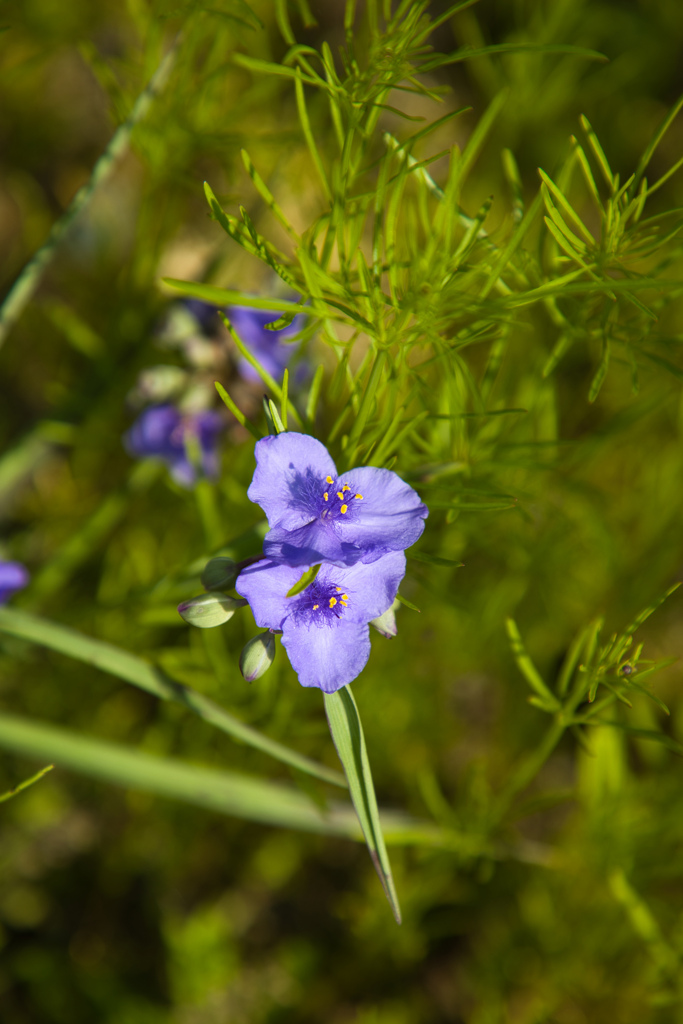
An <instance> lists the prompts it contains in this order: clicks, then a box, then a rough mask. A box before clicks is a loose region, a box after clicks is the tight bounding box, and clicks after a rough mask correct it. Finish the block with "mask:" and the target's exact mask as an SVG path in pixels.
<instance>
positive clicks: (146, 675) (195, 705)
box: [0, 608, 345, 786]
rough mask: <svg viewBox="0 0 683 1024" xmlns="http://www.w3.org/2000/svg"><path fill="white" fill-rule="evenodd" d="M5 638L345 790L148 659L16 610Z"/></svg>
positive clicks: (2, 629) (2, 612) (1, 623)
mask: <svg viewBox="0 0 683 1024" xmlns="http://www.w3.org/2000/svg"><path fill="white" fill-rule="evenodd" d="M0 633H7V634H9V635H10V636H15V637H19V638H20V639H22V640H28V641H29V642H30V643H34V644H40V645H41V646H42V647H49V648H50V649H51V650H53V651H59V652H60V654H66V655H67V656H68V657H70V658H76V659H77V660H78V661H83V662H86V664H88V665H94V666H95V668H99V669H101V670H102V671H103V672H109V673H110V674H111V675H113V676H117V677H118V678H119V679H124V680H125V681H126V682H127V683H132V685H133V686H137V687H139V688H140V689H141V690H146V691H147V693H151V694H154V696H155V697H159V698H160V699H161V700H172V701H176V702H177V703H179V704H182V705H184V707H186V708H187V709H188V710H189V711H193V712H194V714H196V715H198V716H199V718H202V719H204V721H205V722H209V723H210V724H211V725H214V726H216V728H217V729H220V730H221V731H222V732H225V733H227V734H228V735H229V736H232V737H233V739H236V740H238V741H239V742H241V743H246V744H248V745H249V746H251V747H256V748H257V750H261V751H262V752H263V753H264V754H268V755H270V756H271V757H275V758H277V760H278V761H283V762H284V763H285V764H289V765H290V766H291V767H292V768H298V769H299V771H302V772H306V773H307V774H308V775H314V776H315V777H316V778H319V779H323V781H325V782H331V783H332V784H333V785H336V786H344V785H345V781H344V779H343V777H342V776H341V775H340V774H339V772H335V771H332V770H331V769H329V768H326V767H325V766H324V765H321V764H317V763H316V762H315V761H311V760H309V758H307V757H304V756H303V755H302V754H298V753H297V752H296V751H295V750H290V748H289V747H286V746H284V744H282V743H278V742H277V741H276V740H271V739H270V738H269V737H268V736H264V735H263V734H262V733H260V732H258V730H256V729H252V728H251V727H250V726H248V725H245V724H244V722H241V721H240V720H239V718H235V717H234V716H233V715H231V714H230V713H229V712H228V711H225V710H224V709H223V708H222V707H220V706H219V705H218V704H215V703H214V702H213V701H212V700H209V698H208V697H204V696H203V695H202V694H201V693H197V692H196V691H195V690H193V689H192V688H191V687H189V686H184V685H183V684H182V683H178V682H176V681H175V680H174V679H171V678H170V677H169V676H167V675H165V674H164V673H163V672H162V671H161V670H160V669H159V668H157V667H156V666H155V665H151V664H150V663H149V662H148V661H145V660H144V659H143V658H138V657H137V656H136V655H135V654H131V653H130V652H129V651H124V650H122V649H121V648H120V647H115V646H114V645H113V644H109V643H105V642H104V641H102V640H93V639H92V638H91V637H88V636H84V635H83V634H82V633H78V632H77V631H76V630H74V629H70V628H69V627H68V626H60V625H58V624H57V623H55V622H50V621H49V620H47V619H43V618H40V617H39V616H37V615H29V614H27V613H26V612H20V611H17V610H16V609H14V608H0Z"/></svg>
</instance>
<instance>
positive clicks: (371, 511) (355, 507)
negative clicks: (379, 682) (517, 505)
mask: <svg viewBox="0 0 683 1024" xmlns="http://www.w3.org/2000/svg"><path fill="white" fill-rule="evenodd" d="M255 454H256V462H257V465H256V471H255V473H254V478H253V480H252V483H251V486H250V488H249V491H248V496H249V498H250V499H251V500H252V501H254V502H256V503H257V504H258V505H260V506H261V508H262V509H263V511H264V512H265V513H266V516H267V518H268V525H269V526H270V530H269V531H268V533H267V535H266V538H265V542H264V555H265V558H264V559H262V560H261V561H259V562H257V563H255V564H254V565H251V566H249V567H247V568H246V569H244V570H243V572H242V573H240V575H239V577H238V579H237V584H236V587H237V592H238V593H239V594H241V595H242V597H245V598H246V599H247V600H248V602H249V604H250V605H251V609H252V612H253V614H254V618H255V619H256V622H257V624H258V625H259V626H262V627H265V628H267V629H271V630H274V631H277V632H281V633H282V643H283V646H284V647H285V648H286V650H287V653H288V655H289V660H290V661H291V663H292V666H293V667H294V670H295V671H296V672H297V674H298V676H299V681H300V682H301V684H302V685H303V686H317V687H319V688H320V689H321V690H324V691H325V692H326V693H334V691H335V690H338V689H340V688H341V687H342V686H345V685H346V684H347V683H350V682H351V680H353V679H355V678H356V676H357V675H358V674H359V673H360V672H361V671H362V670H363V668H364V667H365V664H366V663H367V660H368V657H369V655H370V635H369V634H370V630H369V624H370V622H371V621H372V620H373V619H376V618H379V616H381V615H383V614H384V613H385V612H387V611H388V610H389V608H391V605H392V604H393V602H394V600H395V598H396V594H397V592H398V587H399V584H400V582H401V580H402V579H403V576H404V574H405V568H406V560H405V554H404V551H405V549H406V548H408V547H410V546H411V544H414V543H415V541H416V540H417V539H418V538H419V537H420V535H421V534H422V531H423V530H424V520H425V519H426V517H427V514H428V511H427V507H426V506H425V505H424V504H423V503H422V502H421V501H420V498H419V496H418V495H417V493H416V492H415V491H414V490H413V488H412V487H410V486H409V485H408V484H406V483H405V482H404V481H403V480H401V478H400V477H399V476H397V475H396V473H393V472H391V471H390V470H387V469H377V468H375V467H373V466H364V467H361V468H359V469H353V470H350V471H349V472H348V473H343V474H341V475H340V474H339V473H338V472H337V468H336V466H335V464H334V462H333V460H332V458H331V456H330V454H329V453H328V451H327V449H326V448H325V447H324V445H322V444H321V443H320V442H319V441H317V440H316V439H315V438H313V437H309V436H308V435H306V434H296V433H287V432H285V433H282V434H278V435H276V436H270V437H265V438H263V439H262V440H260V441H258V442H257V444H256V450H255ZM314 565H319V566H320V568H319V570H318V573H317V575H316V576H315V579H314V580H313V582H312V583H310V584H309V586H308V587H306V588H305V589H304V590H303V591H301V592H300V593H298V594H295V595H293V596H292V597H288V596H287V595H288V592H289V591H290V590H292V588H294V585H295V584H296V583H297V582H298V580H299V579H300V577H301V576H302V573H303V572H305V571H306V570H307V569H310V568H311V567H312V566H314Z"/></svg>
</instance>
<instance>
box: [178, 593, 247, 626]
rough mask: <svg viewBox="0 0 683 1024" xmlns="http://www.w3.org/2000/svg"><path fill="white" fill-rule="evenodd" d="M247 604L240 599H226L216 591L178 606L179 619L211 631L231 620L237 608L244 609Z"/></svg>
mask: <svg viewBox="0 0 683 1024" xmlns="http://www.w3.org/2000/svg"><path fill="white" fill-rule="evenodd" d="M246 603H247V602H246V601H243V600H242V599H241V598H239V599H238V598H234V597H227V596H226V595H225V594H221V593H220V592H219V591H217V590H210V591H209V592H208V594H201V595H200V596H199V597H193V598H191V599H190V600H189V601H182V602H181V604H179V605H178V613H179V614H180V617H181V618H182V619H184V620H185V622H188V623H189V624H190V625H191V626H200V627H201V628H202V629H211V628H212V627H213V626H220V625H222V624H223V623H224V622H227V621H228V619H231V618H232V617H233V615H234V614H235V612H236V611H237V609H238V608H244V606H245V604H246Z"/></svg>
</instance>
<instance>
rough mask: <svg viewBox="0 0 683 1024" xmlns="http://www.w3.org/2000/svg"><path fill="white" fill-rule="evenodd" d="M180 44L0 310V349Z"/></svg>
mask: <svg viewBox="0 0 683 1024" xmlns="http://www.w3.org/2000/svg"><path fill="white" fill-rule="evenodd" d="M179 42H180V35H178V36H176V38H175V40H174V42H173V45H172V46H171V49H170V50H169V51H168V53H167V54H166V56H165V57H164V58H163V60H162V61H161V63H160V64H159V67H158V68H157V70H156V71H155V72H154V74H153V75H152V78H151V79H150V81H149V84H148V85H147V87H146V88H145V89H144V91H143V92H141V93H140V95H139V96H138V98H137V100H136V101H135V105H134V106H133V109H132V110H131V112H130V114H129V116H128V117H127V119H126V120H125V121H124V122H123V124H122V125H120V127H119V128H117V130H116V131H115V132H114V135H113V136H112V138H111V141H110V142H109V145H108V146H107V148H106V149H105V151H104V153H103V154H102V156H101V157H100V158H99V160H98V161H97V163H96V164H95V166H94V168H93V171H92V174H91V175H90V179H89V180H88V181H87V182H86V184H85V185H83V187H82V188H80V189H79V190H78V192H77V193H76V195H75V196H74V198H73V199H72V200H71V203H70V205H69V206H68V207H67V209H66V210H65V211H64V213H63V214H62V216H61V217H60V218H59V220H58V221H56V222H55V223H54V224H53V225H52V228H51V229H50V233H49V235H48V236H47V240H46V241H45V243H44V244H43V245H42V246H41V247H40V249H38V251H37V252H36V253H35V254H34V255H33V256H32V257H31V259H30V260H29V262H28V263H27V264H26V266H25V267H24V269H23V270H22V272H21V273H20V275H19V277H18V278H17V280H16V281H15V282H14V284H13V286H12V288H11V289H10V291H9V293H8V294H7V296H6V298H5V301H4V302H3V304H2V306H0V345H2V343H3V341H4V340H5V338H6V337H7V335H8V333H9V332H10V330H11V329H12V327H13V326H14V324H15V323H16V321H17V320H18V319H19V317H20V316H21V314H22V313H23V311H24V308H25V307H26V306H27V305H28V303H29V302H30V300H31V298H32V297H33V294H34V293H35V291H36V288H37V287H38V285H39V284H40V280H41V278H42V276H43V272H44V271H45V269H46V267H47V266H48V264H49V263H50V261H51V260H52V257H53V256H54V254H55V251H56V249H57V246H58V245H59V243H60V242H61V241H62V239H63V238H64V236H65V235H66V233H67V232H68V230H69V228H70V227H71V225H72V223H73V222H74V220H75V219H76V217H77V216H78V215H79V213H80V212H81V210H83V209H84V207H86V206H87V205H88V203H89V202H90V199H91V198H92V195H93V193H94V192H95V189H96V188H97V186H98V185H100V184H101V183H102V182H103V181H105V180H106V179H107V178H108V177H109V176H110V174H111V173H112V171H113V170H114V165H115V164H116V162H117V160H118V159H119V157H120V156H121V155H122V154H123V153H124V151H125V150H126V149H127V148H128V144H129V142H130V137H131V134H132V132H133V129H134V127H135V125H136V124H137V123H138V122H139V121H141V120H142V119H143V118H144V117H145V115H146V114H147V111H148V110H149V108H150V106H151V104H152V102H153V100H154V99H155V97H156V96H157V95H158V94H159V93H160V92H161V90H162V89H163V88H164V86H165V85H166V83H167V82H168V79H169V77H170V74H171V71H172V69H173V65H174V63H175V59H176V55H177V52H178V45H179Z"/></svg>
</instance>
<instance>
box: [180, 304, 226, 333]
mask: <svg viewBox="0 0 683 1024" xmlns="http://www.w3.org/2000/svg"><path fill="white" fill-rule="evenodd" d="M181 301H182V305H183V307H184V308H185V309H186V310H187V312H188V313H189V314H190V315H191V316H193V317H194V319H195V320H196V321H197V324H198V326H199V328H200V330H201V331H202V333H203V334H208V335H211V334H215V333H216V330H217V328H218V327H220V320H219V319H218V306H214V305H212V303H210V302H203V301H202V299H182V300H181Z"/></svg>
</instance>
